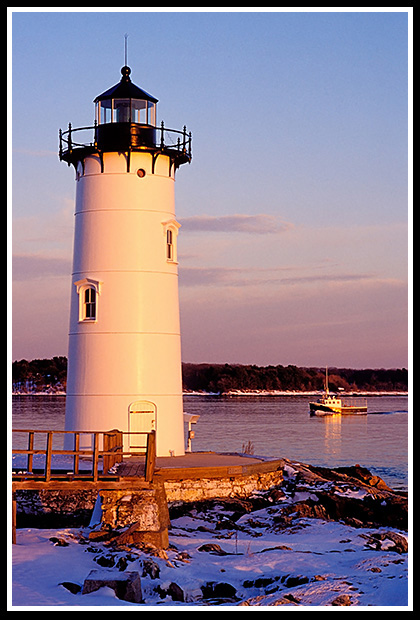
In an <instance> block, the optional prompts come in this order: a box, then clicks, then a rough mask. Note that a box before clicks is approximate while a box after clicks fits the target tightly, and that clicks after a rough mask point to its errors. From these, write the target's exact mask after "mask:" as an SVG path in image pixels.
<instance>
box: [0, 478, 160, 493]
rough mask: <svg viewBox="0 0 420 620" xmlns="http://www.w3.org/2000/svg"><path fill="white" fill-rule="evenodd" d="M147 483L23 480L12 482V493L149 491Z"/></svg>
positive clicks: (141, 480)
mask: <svg viewBox="0 0 420 620" xmlns="http://www.w3.org/2000/svg"><path fill="white" fill-rule="evenodd" d="M150 484H151V483H149V482H146V481H145V479H144V477H142V478H136V477H134V476H132V477H130V478H122V479H121V478H117V479H113V480H98V481H97V482H94V481H93V480H50V481H49V482H46V481H45V480H23V481H13V482H12V491H20V490H31V491H40V490H49V491H76V490H77V491H99V490H100V489H115V490H118V489H127V490H128V489H131V490H135V489H149V488H150Z"/></svg>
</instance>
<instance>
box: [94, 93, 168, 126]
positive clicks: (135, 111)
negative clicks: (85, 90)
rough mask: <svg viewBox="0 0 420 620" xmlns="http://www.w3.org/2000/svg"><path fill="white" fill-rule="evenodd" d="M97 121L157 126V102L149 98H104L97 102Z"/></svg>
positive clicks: (100, 123) (100, 122) (99, 123)
mask: <svg viewBox="0 0 420 620" xmlns="http://www.w3.org/2000/svg"><path fill="white" fill-rule="evenodd" d="M96 122H97V124H98V125H104V124H106V123H138V124H139V125H152V126H153V127H156V103H153V101H148V100H147V99H103V100H101V101H98V102H97V104H96Z"/></svg>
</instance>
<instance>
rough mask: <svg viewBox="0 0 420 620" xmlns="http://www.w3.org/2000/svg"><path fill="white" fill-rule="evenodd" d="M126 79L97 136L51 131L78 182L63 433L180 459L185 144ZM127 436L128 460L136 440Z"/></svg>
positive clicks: (108, 99)
mask: <svg viewBox="0 0 420 620" xmlns="http://www.w3.org/2000/svg"><path fill="white" fill-rule="evenodd" d="M130 73H131V70H130V68H129V67H127V66H124V67H123V68H122V69H121V74H122V78H121V81H120V82H119V83H118V84H116V85H115V86H113V87H112V88H110V89H109V90H107V91H106V92H104V93H103V94H101V95H99V96H98V97H96V99H95V100H94V102H95V113H96V118H95V125H94V127H88V128H86V127H84V128H81V129H73V128H72V127H71V125H69V129H68V131H65V132H61V130H60V154H59V156H60V159H61V160H64V161H66V162H67V163H68V164H69V165H70V164H72V165H73V166H74V168H75V171H76V208H75V234H74V256H73V273H72V285H71V309H70V331H69V350H68V374H67V396H66V418H65V428H66V430H74V431H83V430H85V431H107V430H111V429H119V430H121V431H124V432H128V433H133V432H136V431H150V430H152V429H155V430H156V450H157V456H169V455H174V456H179V455H183V454H184V450H185V445H184V425H183V403H182V376H181V337H180V321H179V301H178V262H177V235H178V229H179V226H180V225H179V224H178V222H177V221H176V217H175V200H174V185H175V171H176V170H177V169H178V167H179V166H180V165H182V164H184V163H187V162H190V161H191V134H187V132H186V128H185V127H184V129H183V131H176V130H169V129H166V128H165V127H164V125H163V122H162V123H161V125H160V126H159V127H157V116H156V109H157V99H155V98H154V97H152V96H151V95H149V94H148V93H146V92H145V91H144V90H142V89H140V88H138V87H137V86H135V84H133V82H132V81H131V78H130ZM86 132H89V139H90V141H89V142H86V141H84V140H83V137H84V136H85V137H86ZM127 437H129V438H130V439H129V445H128V446H127V445H125V449H127V448H128V449H130V448H131V449H133V448H134V449H135V448H136V446H138V445H139V444H138V442H139V436H138V435H137V436H136V435H132V436H131V435H128V436H127Z"/></svg>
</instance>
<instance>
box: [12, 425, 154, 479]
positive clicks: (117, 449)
mask: <svg viewBox="0 0 420 620" xmlns="http://www.w3.org/2000/svg"><path fill="white" fill-rule="evenodd" d="M12 432H13V433H16V434H17V433H21V434H26V435H27V444H26V445H27V448H13V447H12V453H13V454H14V455H15V454H16V455H17V454H22V455H27V462H26V467H19V471H18V472H14V473H13V480H19V479H20V480H22V479H24V478H27V477H28V476H29V477H30V479H31V480H42V481H44V482H49V481H51V480H58V479H60V480H66V479H67V480H74V479H75V477H77V478H78V479H81V478H83V479H84V480H91V481H93V482H98V481H100V480H107V479H110V478H115V477H116V475H117V474H116V473H113V472H111V471H110V470H111V468H112V467H113V466H114V465H116V464H117V463H119V462H122V460H123V458H124V457H127V456H139V455H142V454H144V455H145V466H144V478H145V480H146V482H151V481H152V480H153V474H154V470H155V461H156V432H155V431H151V432H149V433H146V432H144V433H141V432H136V433H123V432H121V431H119V430H116V429H114V430H111V431H106V432H104V431H100V432H99V431H92V432H89V431H56V430H53V431H52V430H27V429H13V431H12ZM42 435H44V436H45V438H46V443H45V447H41V448H40V447H35V446H38V445H39V441H38V438H42ZM57 435H64V442H63V443H64V444H66V443H67V442H66V439H67V440H68V437H69V436H71V435H73V437H74V439H73V449H66V448H64V447H63V448H54V447H53V439H54V436H57ZM124 435H130V436H131V435H144V436H145V440H146V443H145V446H144V447H143V448H139V449H136V450H135V451H133V450H131V451H125V450H124ZM89 436H90V439H89V440H86V437H89ZM82 438H83V439H82ZM81 439H82V441H81ZM88 444H89V446H88ZM141 450H143V451H141ZM35 455H39V456H40V457H41V458H40V459H38V460H39V461H41V462H40V463H37V464H36V468H34V456H35ZM54 456H55V457H72V458H71V459H67V460H66V463H65V468H64V469H62V467H60V463H54V458H53V457H54ZM42 457H43V458H42ZM89 463H90V464H91V467H90V471H89V469H86V468H83V467H81V466H82V465H84V466H85V467H86V465H89ZM100 465H102V467H100Z"/></svg>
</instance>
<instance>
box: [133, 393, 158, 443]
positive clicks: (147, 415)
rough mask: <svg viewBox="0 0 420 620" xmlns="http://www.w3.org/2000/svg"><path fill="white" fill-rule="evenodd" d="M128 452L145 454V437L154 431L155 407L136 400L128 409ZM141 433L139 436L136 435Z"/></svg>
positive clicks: (152, 404)
mask: <svg viewBox="0 0 420 620" xmlns="http://www.w3.org/2000/svg"><path fill="white" fill-rule="evenodd" d="M128 415H129V429H130V430H129V432H130V451H134V452H137V451H139V452H143V451H144V452H145V451H146V444H147V435H146V434H145V433H150V431H154V430H155V429H156V405H155V404H154V403H151V402H148V401H145V400H137V401H136V402H134V403H131V405H130V407H129V414H128ZM137 433H141V434H137Z"/></svg>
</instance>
